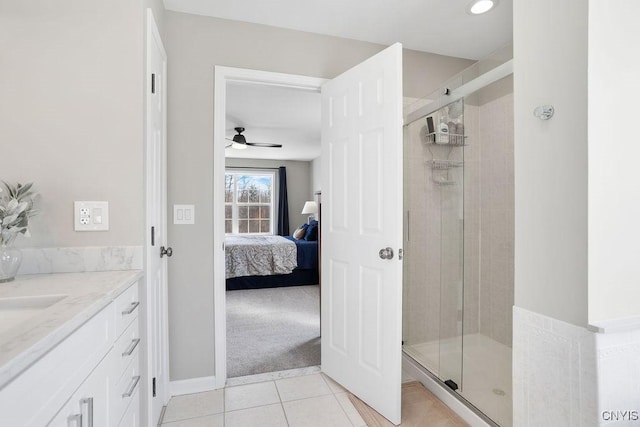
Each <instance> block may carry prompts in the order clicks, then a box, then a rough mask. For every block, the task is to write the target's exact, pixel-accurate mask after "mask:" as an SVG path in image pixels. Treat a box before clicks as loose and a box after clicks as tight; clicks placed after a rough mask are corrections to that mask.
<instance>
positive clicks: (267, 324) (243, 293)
mask: <svg viewBox="0 0 640 427" xmlns="http://www.w3.org/2000/svg"><path fill="white" fill-rule="evenodd" d="M316 365H320V291H319V287H318V285H312V286H289V287H284V288H269V289H247V290H238V291H227V376H228V377H229V378H233V377H241V376H245V375H254V374H262V373H265V372H275V371H284V370H287V369H294V368H303V367H307V366H316Z"/></svg>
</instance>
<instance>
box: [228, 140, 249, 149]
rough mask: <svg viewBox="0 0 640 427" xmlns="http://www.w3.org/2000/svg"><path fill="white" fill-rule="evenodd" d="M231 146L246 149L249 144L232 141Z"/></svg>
mask: <svg viewBox="0 0 640 427" xmlns="http://www.w3.org/2000/svg"><path fill="white" fill-rule="evenodd" d="M231 148H235V149H236V150H245V149H246V148H247V144H242V143H240V142H236V141H233V142H232V143H231Z"/></svg>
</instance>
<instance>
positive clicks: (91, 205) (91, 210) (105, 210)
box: [73, 202, 109, 231]
mask: <svg viewBox="0 0 640 427" xmlns="http://www.w3.org/2000/svg"><path fill="white" fill-rule="evenodd" d="M73 217H74V229H75V230H76V231H106V230H108V229H109V202H74V203H73Z"/></svg>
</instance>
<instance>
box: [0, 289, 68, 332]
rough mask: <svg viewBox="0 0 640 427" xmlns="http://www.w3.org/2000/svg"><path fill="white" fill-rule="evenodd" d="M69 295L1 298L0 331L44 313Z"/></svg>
mask: <svg viewBox="0 0 640 427" xmlns="http://www.w3.org/2000/svg"><path fill="white" fill-rule="evenodd" d="M66 297H67V295H41V296H29V297H13V298H0V333H2V332H5V331H7V330H9V329H11V328H13V327H14V326H16V325H18V324H20V323H22V322H24V321H26V320H28V319H31V318H32V317H35V316H37V315H38V314H40V313H42V312H43V311H44V310H46V309H47V308H49V307H51V306H52V305H54V304H55V303H57V302H59V301H61V300H63V299H64V298H66Z"/></svg>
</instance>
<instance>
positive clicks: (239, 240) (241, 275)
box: [225, 236, 318, 291]
mask: <svg viewBox="0 0 640 427" xmlns="http://www.w3.org/2000/svg"><path fill="white" fill-rule="evenodd" d="M225 267H226V278H227V290H228V291H233V290H238V289H260V288H276V287H282V286H299V285H315V284H317V283H318V241H317V240H316V241H309V240H304V239H300V240H298V239H295V238H293V237H292V236H227V237H226V238H225Z"/></svg>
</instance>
